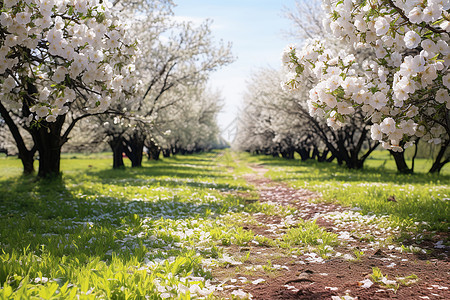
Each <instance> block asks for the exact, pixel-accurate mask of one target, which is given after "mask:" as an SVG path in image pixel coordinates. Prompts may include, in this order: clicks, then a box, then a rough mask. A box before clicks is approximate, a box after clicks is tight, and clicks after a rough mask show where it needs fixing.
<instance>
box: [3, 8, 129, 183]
mask: <svg viewBox="0 0 450 300" xmlns="http://www.w3.org/2000/svg"><path fill="white" fill-rule="evenodd" d="M0 9H1V14H0V24H1V27H0V59H1V63H0V87H1V96H0V113H1V115H2V117H3V119H4V120H5V122H6V124H7V125H8V127H9V129H10V131H11V133H12V135H13V137H14V139H15V141H16V143H17V146H18V148H19V155H20V157H21V158H22V160H23V161H24V170H25V172H31V171H32V170H33V166H32V155H31V157H30V154H33V153H32V151H31V150H28V149H27V148H26V146H25V144H24V142H23V137H22V135H21V134H20V132H19V130H18V128H19V126H24V127H25V128H26V130H27V131H28V132H29V133H30V134H31V136H32V138H33V141H34V144H35V147H36V149H37V151H38V152H39V172H38V176H40V177H45V176H52V175H55V174H59V171H60V163H59V162H60V153H61V146H62V145H63V144H64V143H65V142H66V141H67V138H68V135H69V133H70V131H71V130H72V129H73V127H74V126H75V124H76V123H77V122H78V121H79V120H81V119H84V118H85V117H87V116H91V115H95V114H101V113H105V112H106V111H107V110H108V108H109V107H110V105H111V103H113V102H114V101H116V100H117V99H118V98H119V97H123V95H124V94H126V93H128V92H131V91H132V88H133V87H132V83H133V81H132V80H131V75H132V72H133V71H134V66H133V64H132V57H133V55H134V53H135V51H136V43H135V41H134V40H133V39H132V38H131V37H130V36H128V35H127V34H126V31H125V28H124V27H123V26H122V25H121V24H120V23H119V22H118V20H117V19H116V18H114V16H113V14H112V12H111V10H110V5H109V4H108V2H106V1H96V0H75V1H68V0H61V1H54V0H42V1H41V0H32V1H28V0H27V1H22V0H4V1H2V6H1V7H0ZM69 116H70V117H69ZM30 159H31V165H30V164H29V161H30Z"/></svg>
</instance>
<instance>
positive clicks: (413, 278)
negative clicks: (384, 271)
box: [397, 274, 419, 286]
mask: <svg viewBox="0 0 450 300" xmlns="http://www.w3.org/2000/svg"><path fill="white" fill-rule="evenodd" d="M397 280H398V281H399V282H400V284H401V285H404V286H410V285H412V284H414V283H416V282H418V281H419V277H417V275H416V274H412V275H409V276H406V277H397Z"/></svg>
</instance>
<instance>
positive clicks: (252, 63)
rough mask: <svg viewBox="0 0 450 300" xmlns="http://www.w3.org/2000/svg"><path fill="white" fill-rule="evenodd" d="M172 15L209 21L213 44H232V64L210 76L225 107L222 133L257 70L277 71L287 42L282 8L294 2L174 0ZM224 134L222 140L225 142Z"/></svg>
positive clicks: (225, 134) (279, 0)
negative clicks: (174, 6)
mask: <svg viewBox="0 0 450 300" xmlns="http://www.w3.org/2000/svg"><path fill="white" fill-rule="evenodd" d="M175 3H176V4H177V7H176V8H175V15H176V16H178V17H183V18H190V19H193V20H197V21H200V20H204V19H207V18H208V19H211V20H213V24H212V32H213V35H214V37H215V39H216V40H217V41H219V40H221V39H222V40H223V41H224V42H228V41H230V42H232V44H233V47H232V50H233V54H234V56H235V57H237V59H236V61H235V62H234V63H232V64H230V65H228V66H226V67H224V68H222V69H220V70H219V71H217V72H216V73H214V74H213V75H212V76H211V82H210V85H211V87H212V88H214V89H219V90H220V91H221V92H222V96H223V98H224V100H225V103H224V104H225V107H224V109H223V111H222V113H221V114H220V115H219V125H220V126H221V128H222V129H224V128H225V127H226V126H227V125H228V124H229V123H230V122H232V121H233V120H234V119H235V117H236V116H237V113H238V109H239V107H240V105H241V101H242V94H243V93H244V91H245V86H246V81H247V80H248V79H249V78H250V75H251V74H252V72H254V71H257V70H258V69H259V68H261V67H267V66H271V67H275V68H277V67H279V66H280V64H281V62H280V57H281V52H282V50H283V49H284V47H285V46H286V45H287V44H289V43H290V42H292V41H289V40H288V39H287V38H286V37H285V35H284V34H283V30H287V29H288V27H289V26H290V25H291V24H290V22H289V20H287V19H286V18H285V17H284V16H283V12H282V11H283V8H284V7H288V8H293V7H294V4H295V0H240V1H238V0H178V1H175ZM228 135H229V134H228V132H224V133H223V136H224V137H225V138H226V139H228V138H229V136H228Z"/></svg>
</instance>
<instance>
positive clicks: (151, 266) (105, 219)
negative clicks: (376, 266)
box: [0, 151, 450, 299]
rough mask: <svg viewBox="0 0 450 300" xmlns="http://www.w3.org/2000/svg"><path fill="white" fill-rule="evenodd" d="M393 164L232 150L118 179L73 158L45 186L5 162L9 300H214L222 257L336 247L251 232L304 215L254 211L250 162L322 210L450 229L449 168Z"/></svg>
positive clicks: (5, 293) (105, 158)
mask: <svg viewBox="0 0 450 300" xmlns="http://www.w3.org/2000/svg"><path fill="white" fill-rule="evenodd" d="M236 158H238V159H236ZM384 160H385V156H383V155H382V154H376V155H375V156H374V158H373V159H372V160H370V161H369V162H368V166H370V167H369V168H367V169H366V170H364V171H349V170H345V169H343V168H342V167H339V166H336V165H334V164H326V163H325V164H318V163H315V162H307V163H301V162H299V161H287V160H283V159H275V158H269V157H263V156H250V155H248V154H243V153H242V154H233V153H230V152H228V151H226V152H212V153H207V154H200V155H190V156H177V157H172V158H169V159H164V160H161V161H157V162H144V166H143V167H142V168H134V169H132V168H126V169H123V170H111V167H110V166H111V163H112V162H111V158H110V157H109V155H108V154H96V155H80V154H77V155H73V154H69V155H64V157H63V159H62V162H61V165H62V170H63V176H62V178H61V179H58V180H52V181H48V180H41V181H37V180H36V179H35V178H34V177H22V176H20V173H21V165H20V161H18V160H17V159H13V158H0V195H1V196H0V248H1V249H2V252H1V253H0V284H1V285H2V289H1V290H0V299H1V298H3V299H9V298H15V299H22V298H33V297H34V298H39V299H75V298H80V299H94V298H108V299H141V298H142V299H143V298H146V299H165V298H175V299H191V298H199V299H201V298H203V299H208V298H214V297H215V296H213V295H214V293H215V292H216V291H218V290H220V284H219V282H218V281H217V280H216V279H215V278H214V276H213V275H212V269H213V268H215V266H221V265H222V266H223V265H227V264H230V265H234V263H235V262H236V259H237V258H235V257H231V256H230V255H228V254H227V253H226V251H224V247H228V246H230V245H237V246H243V245H248V243H251V242H253V241H256V242H258V243H261V244H266V245H270V246H271V247H274V249H280V250H279V251H282V250H281V249H285V248H288V247H294V246H295V247H297V246H299V247H300V246H301V245H303V246H305V247H306V246H308V247H309V246H310V245H307V244H308V243H309V241H316V240H317V239H318V238H320V239H321V240H324V241H328V240H329V243H330V245H331V244H334V243H336V239H335V237H334V236H331V235H328V234H327V233H326V232H324V231H323V230H321V229H320V228H318V227H317V226H315V225H314V224H313V223H309V222H306V223H301V224H299V225H297V226H295V227H293V228H291V229H289V230H288V231H287V232H286V234H285V235H284V236H283V237H282V238H280V239H277V240H268V239H264V238H263V237H261V236H257V235H255V234H254V233H253V232H252V231H251V230H245V229H244V228H243V226H242V224H243V223H245V222H247V223H249V222H251V221H252V216H251V214H252V213H262V214H266V215H277V216H280V217H286V216H289V215H293V214H295V211H294V210H292V209H290V208H289V207H287V208H281V207H279V206H273V205H270V204H261V203H259V202H254V201H246V199H247V200H248V199H249V198H251V199H254V198H255V197H256V195H255V193H254V187H253V186H251V185H249V184H248V183H247V182H246V181H245V180H244V179H243V178H242V177H241V175H242V174H245V173H249V172H252V170H251V169H250V168H249V167H248V166H249V164H250V163H258V164H261V163H262V164H264V165H266V166H267V167H268V168H269V169H270V170H269V172H268V173H267V176H270V177H271V178H273V179H274V180H279V181H283V182H287V183H289V184H290V185H291V186H293V187H296V188H308V189H311V190H315V191H318V192H320V193H321V194H322V196H323V197H322V199H321V201H333V202H338V203H340V204H343V205H346V206H354V207H358V208H360V209H361V210H362V211H361V212H362V213H364V214H374V215H377V216H386V218H385V219H386V222H388V223H389V226H401V227H404V228H407V229H408V230H416V231H420V230H423V229H426V230H427V231H430V232H432V231H434V230H439V231H448V216H449V215H450V211H449V206H450V205H449V204H450V202H449V199H450V190H449V183H450V181H449V179H450V177H449V175H448V166H447V168H446V169H444V172H443V173H444V174H442V175H441V176H430V175H426V174H418V175H409V176H404V175H397V174H395V172H394V171H393V168H392V163H391V162H389V161H388V162H386V163H384ZM420 164H422V163H418V166H419V165H420ZM424 164H425V163H424ZM381 166H382V167H381ZM389 196H395V199H396V201H397V202H388V201H387V198H388V197H389ZM298 228H300V230H299V229H298ZM304 231H307V232H308V234H309V233H310V234H309V235H308V234H306V235H305V234H304ZM325 244H326V243H325ZM321 247H324V245H321ZM310 248H311V247H309V248H308V249H310ZM318 253H319V254H320V251H319V250H318ZM269 267H270V266H266V269H270V268H269ZM138 283H139V284H138Z"/></svg>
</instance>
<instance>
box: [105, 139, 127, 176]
mask: <svg viewBox="0 0 450 300" xmlns="http://www.w3.org/2000/svg"><path fill="white" fill-rule="evenodd" d="M108 144H109V146H110V147H111V150H112V152H113V169H122V168H125V164H124V163H123V156H122V155H123V148H124V147H123V139H122V136H120V137H113V138H112V139H110V140H109V142H108Z"/></svg>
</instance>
